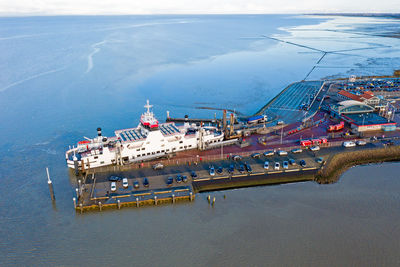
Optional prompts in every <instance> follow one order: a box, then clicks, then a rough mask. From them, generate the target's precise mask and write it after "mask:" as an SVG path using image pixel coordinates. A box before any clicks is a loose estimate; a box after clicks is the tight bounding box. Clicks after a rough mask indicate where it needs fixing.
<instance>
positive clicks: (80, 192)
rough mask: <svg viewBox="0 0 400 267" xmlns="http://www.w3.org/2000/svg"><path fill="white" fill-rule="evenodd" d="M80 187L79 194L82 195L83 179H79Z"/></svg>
mask: <svg viewBox="0 0 400 267" xmlns="http://www.w3.org/2000/svg"><path fill="white" fill-rule="evenodd" d="M78 189H79V195H82V181H81V179H79V180H78Z"/></svg>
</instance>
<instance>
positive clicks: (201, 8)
mask: <svg viewBox="0 0 400 267" xmlns="http://www.w3.org/2000/svg"><path fill="white" fill-rule="evenodd" d="M312 12H391V13H395V12H400V5H399V4H398V2H397V0H380V1H376V0H364V1H360V0H353V1H348V0H325V1H324V0H319V1H318V0H302V1H298V0H280V1H277V0H247V1H245V0H202V1H192V0H146V1H139V0H97V1H96V0H85V1H81V0H0V13H1V14H10V15H13V14H15V15H24V14H26V15H27V14H41V15H68V14H75V15H84V14H87V15H97V14H250V13H312Z"/></svg>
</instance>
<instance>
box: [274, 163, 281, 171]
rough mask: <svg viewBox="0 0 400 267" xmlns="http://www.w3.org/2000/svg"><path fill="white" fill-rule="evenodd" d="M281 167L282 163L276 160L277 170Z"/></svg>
mask: <svg viewBox="0 0 400 267" xmlns="http://www.w3.org/2000/svg"><path fill="white" fill-rule="evenodd" d="M280 168H281V164H280V163H279V162H275V170H279V169H280Z"/></svg>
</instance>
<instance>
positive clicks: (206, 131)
mask: <svg viewBox="0 0 400 267" xmlns="http://www.w3.org/2000/svg"><path fill="white" fill-rule="evenodd" d="M144 107H145V108H146V112H145V113H143V114H142V115H141V117H140V123H139V125H138V126H137V127H136V128H129V129H122V130H116V131H115V136H112V137H107V136H103V135H102V132H101V128H97V137H94V138H92V139H90V138H87V137H85V140H83V141H79V142H78V143H77V145H76V146H72V147H70V149H69V150H68V151H67V152H66V153H65V157H66V160H67V165H68V167H69V168H72V169H75V170H76V171H82V170H85V169H88V168H96V167H102V166H107V165H113V164H114V165H124V164H129V163H134V162H143V161H148V160H152V159H156V158H161V157H168V156H169V155H172V154H174V153H175V152H178V151H184V150H189V149H200V150H202V149H206V148H207V147H208V146H211V145H212V146H215V145H217V144H218V143H220V142H223V140H224V134H223V132H222V131H220V130H219V129H218V128H217V127H213V126H202V125H200V126H196V125H195V124H191V125H190V124H189V123H185V124H184V125H180V126H178V125H175V123H173V122H170V123H159V122H158V120H157V119H156V118H155V116H154V114H153V112H152V111H151V110H150V109H151V108H152V107H153V106H152V105H150V104H149V100H147V103H146V105H145V106H144Z"/></svg>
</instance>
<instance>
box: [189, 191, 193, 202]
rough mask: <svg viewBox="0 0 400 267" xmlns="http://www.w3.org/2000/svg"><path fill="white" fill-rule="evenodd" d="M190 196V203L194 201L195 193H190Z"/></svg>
mask: <svg viewBox="0 0 400 267" xmlns="http://www.w3.org/2000/svg"><path fill="white" fill-rule="evenodd" d="M189 195H190V201H192V200H193V192H190V193H189Z"/></svg>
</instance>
